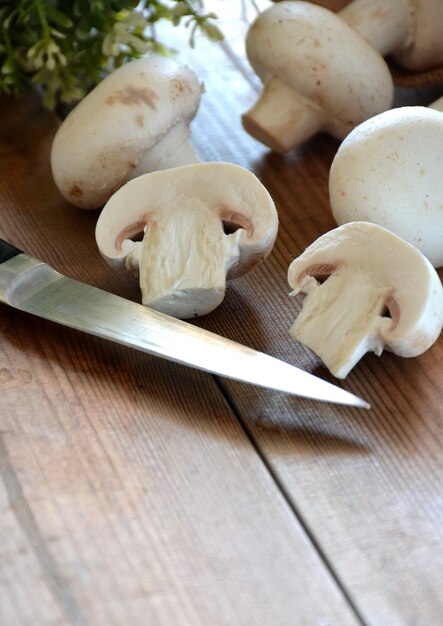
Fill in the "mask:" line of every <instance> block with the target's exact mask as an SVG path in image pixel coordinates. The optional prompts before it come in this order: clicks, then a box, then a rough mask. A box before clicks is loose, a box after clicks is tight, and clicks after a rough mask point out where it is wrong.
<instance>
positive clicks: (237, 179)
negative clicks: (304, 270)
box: [96, 163, 278, 319]
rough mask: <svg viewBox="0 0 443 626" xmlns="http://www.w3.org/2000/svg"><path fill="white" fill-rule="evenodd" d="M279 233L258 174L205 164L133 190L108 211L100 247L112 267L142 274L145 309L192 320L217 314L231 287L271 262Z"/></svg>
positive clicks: (144, 179)
mask: <svg viewBox="0 0 443 626" xmlns="http://www.w3.org/2000/svg"><path fill="white" fill-rule="evenodd" d="M277 228H278V218H277V212H276V209H275V206H274V203H273V201H272V198H271V196H270V195H269V193H268V192H267V191H266V189H265V187H264V186H263V185H262V184H261V182H260V181H259V180H258V178H256V176H255V175H254V174H252V173H251V172H250V171H248V170H246V169H244V168H242V167H240V166H238V165H232V164H229V163H199V164H194V165H187V166H182V167H177V168H173V169H170V170H165V171H159V172H152V173H150V174H144V175H142V176H139V177H138V178H135V179H134V180H131V181H130V182H128V183H126V185H124V186H123V187H121V189H119V190H118V191H117V192H116V193H115V194H114V195H113V196H112V197H111V198H110V200H109V201H108V202H107V204H106V205H105V207H104V208H103V210H102V212H101V214H100V217H99V219H98V221H97V227H96V241H97V245H98V248H99V250H100V252H101V254H102V255H103V257H104V258H105V259H106V260H107V261H108V262H109V263H110V264H111V265H113V266H116V267H118V266H122V265H125V266H126V268H127V269H129V270H132V271H135V273H136V274H137V273H138V274H139V281H140V288H141V292H142V302H143V304H145V305H146V306H149V307H151V308H154V309H157V310H158V311H162V312H163V313H167V314H169V315H172V316H175V317H179V318H182V319H185V318H190V317H194V316H197V315H204V314H206V313H209V312H210V311H212V310H213V309H215V308H216V307H217V306H218V305H219V304H220V303H221V302H222V300H223V298H224V295H225V290H226V280H227V279H230V278H236V277H237V276H240V275H241V274H243V273H245V272H247V271H248V270H250V269H252V268H253V267H254V266H255V265H257V264H258V263H260V262H261V261H263V260H264V259H265V258H266V257H267V256H268V254H269V253H270V251H271V249H272V247H273V244H274V241H275V238H276V236H277ZM140 234H143V239H142V241H137V239H139V236H140Z"/></svg>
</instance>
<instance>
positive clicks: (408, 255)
mask: <svg viewBox="0 0 443 626" xmlns="http://www.w3.org/2000/svg"><path fill="white" fill-rule="evenodd" d="M288 281H289V284H290V286H291V287H292V289H293V292H292V295H296V294H298V293H300V292H301V293H305V294H307V295H306V297H305V300H304V302H303V308H302V310H301V312H300V314H299V315H298V317H297V319H296V320H295V323H294V325H293V326H292V328H291V330H290V334H291V335H292V336H293V337H294V338H295V339H297V340H298V341H301V342H302V343H304V344H305V345H306V346H308V347H309V348H310V349H311V350H313V352H315V353H316V354H317V355H318V356H319V357H320V359H321V360H322V361H323V362H324V364H325V365H326V367H327V368H328V369H329V370H330V371H331V373H332V374H333V375H334V376H336V377H337V378H345V377H346V376H347V374H348V373H349V372H350V370H351V369H352V368H353V367H354V366H355V365H356V363H357V362H358V361H359V360H360V359H361V358H362V357H363V356H364V354H365V353H366V352H369V351H372V352H374V353H375V354H377V355H380V354H381V353H382V352H383V349H384V348H386V349H388V350H390V351H391V352H394V353H395V354H397V355H399V356H403V357H414V356H417V355H419V354H421V353H422V352H424V351H425V350H427V349H428V348H429V347H430V346H431V345H432V344H433V343H434V342H435V341H436V340H437V339H438V337H439V335H440V333H441V330H442V327H443V287H442V284H441V282H440V279H439V277H438V274H437V272H436V271H435V269H434V268H433V267H432V265H431V264H430V263H429V261H428V260H427V259H426V258H425V257H424V256H423V255H422V254H421V252H419V251H418V250H417V249H416V248H415V247H414V246H412V245H411V244H409V243H407V242H406V241H404V240H403V239H401V238H400V237H397V236H396V235H394V234H393V233H391V232H390V231H388V230H386V229H385V228H382V227H381V226H377V225H376V224H370V223H367V222H353V223H349V224H345V225H343V226H340V227H339V228H336V229H334V230H332V231H330V232H328V233H326V234H325V235H323V236H322V237H320V238H319V239H317V240H316V241H315V242H314V243H313V244H312V245H310V246H309V247H308V248H307V249H306V250H305V251H304V252H303V253H302V254H301V255H300V256H299V257H298V258H296V259H295V260H294V261H293V262H292V263H291V265H290V266H289V271H288Z"/></svg>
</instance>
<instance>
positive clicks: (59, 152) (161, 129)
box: [51, 56, 202, 209]
mask: <svg viewBox="0 0 443 626" xmlns="http://www.w3.org/2000/svg"><path fill="white" fill-rule="evenodd" d="M201 91H202V85H201V83H200V82H199V80H198V79H197V76H196V75H195V74H194V72H193V71H192V70H191V69H190V68H189V67H188V66H186V65H183V64H181V63H178V62H177V61H175V60H173V59H170V58H166V57H161V56H151V57H146V58H142V59H138V60H136V61H132V62H130V63H127V64H125V65H123V66H121V67H120V68H118V69H117V70H115V71H114V72H112V73H111V74H109V75H108V76H107V77H106V78H105V79H104V80H103V81H102V82H101V83H99V84H98V85H97V86H96V87H95V88H94V89H93V90H92V91H91V92H90V93H89V94H88V95H87V96H86V97H85V98H84V99H83V100H81V101H80V102H79V104H78V105H77V106H76V107H75V108H74V109H73V110H72V111H71V113H70V114H69V115H68V116H67V117H66V119H65V120H64V121H63V123H62V124H61V125H60V127H59V129H58V131H57V133H56V135H55V137H54V141H53V144H52V150H51V167H52V174H53V177H54V180H55V183H56V185H57V187H58V189H59V190H60V192H61V194H62V195H63V196H64V197H65V198H66V200H68V202H70V203H71V204H74V205H76V206H78V207H80V208H83V209H90V208H98V207H101V206H103V204H104V203H105V202H106V201H107V200H108V199H109V198H110V197H111V195H112V194H113V193H114V192H115V191H116V190H117V189H118V188H119V187H121V186H122V185H123V184H124V183H126V182H127V181H128V180H130V179H132V178H135V177H136V176H139V175H140V174H143V173H146V172H150V171H153V170H159V169H166V168H169V167H174V166H177V165H185V164H189V163H195V162H196V161H198V158H197V156H196V154H195V152H194V150H193V148H192V147H191V145H190V144H189V142H188V137H189V124H190V122H191V120H192V119H193V117H194V116H195V114H196V111H197V108H198V105H199V101H200V94H201Z"/></svg>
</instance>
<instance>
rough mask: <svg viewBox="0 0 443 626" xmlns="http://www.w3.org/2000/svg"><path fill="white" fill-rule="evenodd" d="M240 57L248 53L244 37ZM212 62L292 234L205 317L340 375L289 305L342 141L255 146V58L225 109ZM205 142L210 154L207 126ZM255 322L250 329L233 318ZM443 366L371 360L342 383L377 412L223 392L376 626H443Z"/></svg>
mask: <svg viewBox="0 0 443 626" xmlns="http://www.w3.org/2000/svg"><path fill="white" fill-rule="evenodd" d="M232 49H235V50H236V51H237V53H240V51H241V46H240V45H239V42H238V41H237V42H233V43H232V45H231V50H232ZM203 56H204V55H194V56H193V57H192V58H191V57H189V59H190V62H191V63H192V64H193V66H195V67H197V68H198V69H199V70H200V71H201V72H203V73H204V78H205V82H206V84H207V98H205V102H204V104H203V113H202V115H203V116H204V118H205V119H209V118H210V117H211V116H214V117H217V118H219V117H221V116H223V120H224V123H225V124H226V125H227V124H228V119H231V123H230V124H231V129H232V131H231V136H233V137H234V138H233V139H231V141H230V142H229V143H228V145H227V144H226V142H224V143H223V147H222V158H226V159H227V160H232V161H235V162H240V163H241V164H242V165H245V166H246V167H249V168H251V169H252V170H253V171H254V172H255V173H256V174H257V175H258V176H259V177H260V178H261V180H262V181H263V182H264V184H265V185H266V187H267V188H268V190H269V191H270V193H271V195H272V196H273V198H274V200H275V201H276V204H277V208H278V210H279V216H280V234H279V237H278V241H277V245H276V248H275V249H274V251H273V253H272V255H271V257H270V258H269V260H268V261H267V263H266V265H265V266H264V267H262V268H260V269H259V270H258V271H256V272H252V273H251V274H249V275H248V276H246V277H244V278H243V279H241V280H240V281H237V282H236V283H235V284H231V286H230V289H231V291H230V293H229V294H228V298H227V300H226V301H225V303H224V308H223V309H220V310H219V311H217V312H215V313H214V314H213V315H212V316H208V317H207V318H205V319H204V320H202V321H201V323H202V325H204V326H205V327H207V328H210V329H213V330H214V329H218V332H222V333H223V334H226V335H228V336H230V337H231V338H233V339H236V340H242V341H246V342H249V343H251V344H253V345H254V347H256V348H258V349H262V350H265V351H269V352H272V353H273V354H274V355H275V356H278V357H280V358H282V359H284V360H286V361H289V362H292V363H295V364H298V365H301V366H302V367H303V368H304V369H307V370H309V371H312V372H313V373H318V374H320V375H321V376H322V377H326V378H328V373H327V371H326V370H325V369H324V368H323V367H322V366H321V363H320V362H319V360H318V359H317V358H316V357H315V356H314V355H313V354H312V353H310V352H309V351H308V350H307V349H305V348H303V347H302V346H300V345H299V344H297V343H296V342H294V341H292V340H290V338H289V337H288V334H287V332H288V329H289V327H290V326H291V324H292V321H293V320H294V318H295V316H296V314H297V311H298V310H299V307H300V302H299V301H297V299H295V300H294V299H293V300H291V299H290V298H289V297H288V286H287V283H286V271H287V267H288V265H289V262H290V261H291V260H292V259H293V258H294V257H295V256H296V255H298V254H299V253H300V252H301V251H302V250H303V249H304V247H305V246H306V245H308V244H309V243H311V242H312V241H313V240H314V239H315V238H316V237H318V236H319V235H320V234H322V233H323V232H325V231H326V230H328V229H330V228H333V227H334V226H335V224H334V222H333V219H332V215H331V213H330V208H329V201H328V173H329V167H330V164H331V162H332V159H333V157H334V154H335V151H336V149H337V145H338V144H337V142H336V141H335V140H333V139H331V138H330V137H327V136H321V135H319V136H317V137H315V138H313V139H312V140H310V141H309V142H307V143H306V144H305V145H303V146H301V147H300V148H298V149H296V150H294V151H293V152H292V153H291V154H290V155H288V156H286V157H281V156H279V155H276V154H273V153H271V152H269V151H267V150H266V149H264V148H263V146H261V145H260V144H258V143H255V144H253V143H252V140H251V139H250V138H249V137H247V136H246V135H245V134H244V133H242V132H241V126H240V123H239V121H238V118H239V115H240V113H241V112H242V111H244V110H245V106H248V104H246V103H247V102H248V103H249V102H252V100H253V99H254V97H255V93H256V91H257V88H256V83H255V78H254V77H253V76H252V75H250V76H248V75H244V76H243V81H241V79H240V77H239V75H238V71H237V69H238V67H240V66H241V67H242V68H245V67H247V66H245V65H242V63H243V61H244V59H241V60H238V61H237V62H236V63H234V62H233V61H232V58H231V59H230V60H229V62H230V72H231V73H232V76H231V75H230V73H229V71H228V70H227V69H224V70H223V72H224V76H225V79H226V82H225V84H226V85H232V89H230V90H229V95H228V96H227V97H224V98H223V107H222V110H221V111H220V107H219V104H218V102H217V96H216V95H215V94H216V92H217V89H216V85H217V83H218V77H214V76H213V75H212V74H210V73H209V72H207V73H205V68H204V67H203V66H202V65H201V59H202V57H203ZM228 59H229V55H228ZM219 64H222V61H221V58H220V59H217V62H216V65H217V66H219ZM251 87H252V88H251ZM211 94H214V95H213V96H212V97H211ZM437 95H438V91H437V92H436V91H435V90H434V88H428V89H420V90H419V89H415V90H411V89H397V92H396V105H397V106H400V105H407V104H423V105H426V104H428V103H429V102H431V101H432V99H433V98H434V97H436V96H437ZM205 108H206V111H205ZM197 125H198V120H197ZM219 126H222V123H219ZM194 137H195V140H196V142H197V143H198V145H199V148H200V150H201V152H202V154H203V157H204V158H205V157H206V158H210V157H211V156H212V155H211V150H210V149H209V151H208V149H207V148H206V147H205V144H204V141H203V140H201V139H200V136H199V134H198V132H196V133H195V135H194ZM211 143H212V144H214V138H212V142H211ZM220 144H221V141H220ZM440 276H443V273H442V271H440ZM244 317H247V318H248V319H249V321H250V325H248V328H245V326H244V325H240V324H239V323H233V321H232V320H234V319H235V320H238V319H244ZM442 359H443V344H442V340H441V339H440V340H439V341H438V342H437V343H436V344H435V345H434V346H433V348H432V349H431V350H430V351H429V352H428V353H426V354H425V355H422V356H421V357H418V358H416V359H400V358H398V357H395V356H394V355H391V354H389V353H385V354H383V356H382V357H381V358H378V357H376V356H374V355H367V356H366V357H365V358H364V359H363V361H362V362H361V363H360V364H359V365H358V366H357V367H356V368H355V370H354V371H353V372H352V373H351V374H350V375H349V377H348V378H347V380H346V381H345V382H344V383H343V385H344V386H345V387H346V388H348V389H350V390H351V391H353V392H355V393H358V394H360V395H362V396H363V397H365V398H366V399H368V400H369V401H370V402H371V404H372V406H373V409H372V410H371V411H370V412H369V413H367V414H366V413H361V412H356V411H354V410H350V409H337V408H335V407H327V406H322V407H319V406H318V405H315V404H314V403H310V402H307V401H300V400H298V401H294V399H292V398H288V397H285V396H283V395H282V396H280V397H278V396H276V395H275V394H266V393H263V392H261V391H257V390H256V389H253V388H250V389H248V390H246V391H245V390H244V389H239V388H238V385H237V384H235V383H231V382H227V383H224V384H223V387H224V389H225V392H226V393H227V394H228V396H229V398H230V402H231V403H232V405H233V406H234V407H235V411H236V412H237V414H238V415H239V416H241V419H242V421H243V423H244V425H245V428H246V429H247V430H248V432H249V433H250V436H251V438H252V440H253V441H254V442H255V444H256V446H257V449H258V450H259V452H260V454H261V455H262V456H263V458H264V459H265V461H266V463H267V464H268V467H269V470H270V472H271V473H272V474H273V475H274V476H275V479H276V481H277V482H278V483H279V484H280V486H281V488H282V491H283V492H284V493H285V494H286V496H287V498H288V501H289V502H290V504H291V506H292V507H293V510H294V512H295V514H296V515H297V516H298V517H299V519H300V520H301V521H302V522H303V523H304V525H305V527H306V530H307V533H308V534H309V535H310V536H311V538H312V541H313V542H314V544H315V545H316V546H317V549H318V551H319V553H320V554H322V556H323V558H324V560H325V562H326V563H327V564H328V565H329V567H330V568H331V571H332V572H333V573H334V575H335V576H336V579H337V581H339V584H340V585H342V587H343V589H344V590H345V591H346V593H347V594H348V596H349V598H350V600H351V602H352V603H353V604H354V606H355V607H356V610H357V611H358V613H359V615H360V616H361V619H362V620H363V621H364V622H365V623H368V624H383V625H384V624H390V625H399V626H400V625H403V624H422V625H423V626H424V625H427V624H439V623H441V615H442V611H443V598H442V596H441V593H440V590H441V589H442V586H443V528H442V524H441V520H442V515H443V495H442V494H443V479H442V471H441V469H442V467H443V452H442V450H443V440H442V429H441V418H442V406H443V395H442V394H443V385H442V383H441V372H442V369H441V368H442Z"/></svg>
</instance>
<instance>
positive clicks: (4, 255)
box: [0, 239, 23, 263]
mask: <svg viewBox="0 0 443 626" xmlns="http://www.w3.org/2000/svg"><path fill="white" fill-rule="evenodd" d="M17 254H23V250H19V249H18V248H16V247H15V246H13V245H12V244H10V243H8V242H7V241H4V239H0V263H3V261H8V259H12V257H14V256H17Z"/></svg>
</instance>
